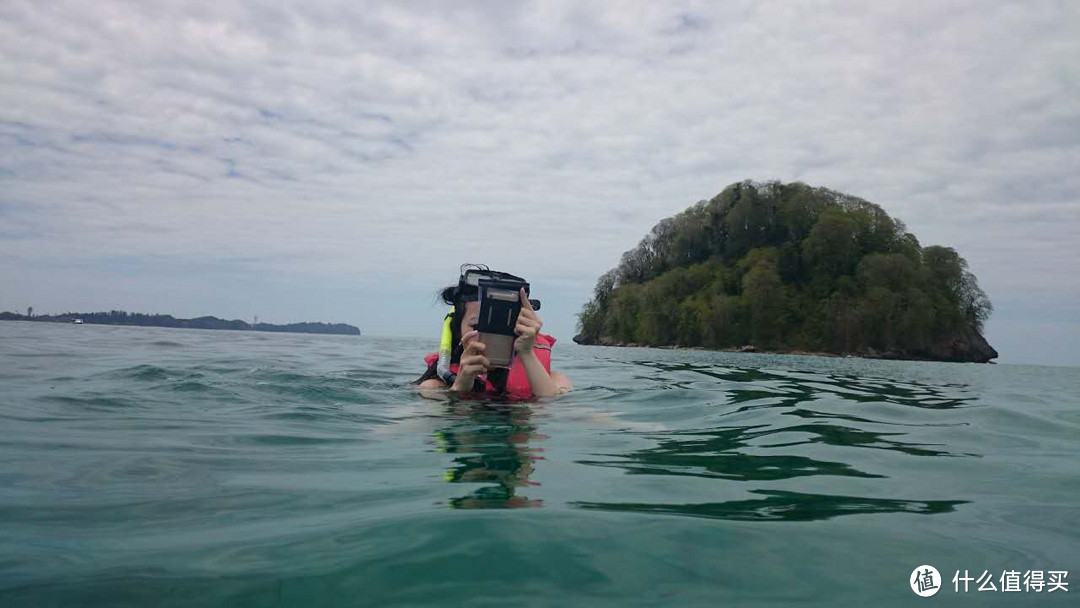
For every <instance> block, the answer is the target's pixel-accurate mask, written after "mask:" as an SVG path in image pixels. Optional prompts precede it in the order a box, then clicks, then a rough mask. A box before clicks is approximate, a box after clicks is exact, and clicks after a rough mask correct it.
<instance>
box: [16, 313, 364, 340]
mask: <svg viewBox="0 0 1080 608" xmlns="http://www.w3.org/2000/svg"><path fill="white" fill-rule="evenodd" d="M32 312H33V309H30V310H29V311H27V314H25V315H20V314H17V313H13V312H0V321H40V322H44V323H88V324H96V325H135V326H140V327H175V328H181V329H231V330H243V331H270V332H286V333H298V334H339V335H348V336H359V335H360V329H359V328H358V327H355V326H353V325H347V324H345V323H310V322H305V323H288V324H286V325H274V324H272V323H248V322H247V321H241V320H240V319H233V320H226V319H219V318H217V317H210V316H206V317H196V318H194V319H178V318H176V317H174V316H172V315H158V314H153V315H148V314H144V313H138V312H134V313H132V312H126V311H123V310H111V311H109V312H89V313H76V312H66V313H64V314H60V315H34V314H32Z"/></svg>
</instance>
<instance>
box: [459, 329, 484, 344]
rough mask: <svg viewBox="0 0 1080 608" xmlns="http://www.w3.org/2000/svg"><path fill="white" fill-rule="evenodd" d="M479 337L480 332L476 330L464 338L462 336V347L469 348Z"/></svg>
mask: <svg viewBox="0 0 1080 608" xmlns="http://www.w3.org/2000/svg"><path fill="white" fill-rule="evenodd" d="M479 336H480V332H479V331H477V330H475V329H474V330H472V331H470V332H468V333H466V334H465V335H464V336H461V345H462V346H468V345H469V343H470V342H472V341H473V340H476V339H477V338H478V337H479Z"/></svg>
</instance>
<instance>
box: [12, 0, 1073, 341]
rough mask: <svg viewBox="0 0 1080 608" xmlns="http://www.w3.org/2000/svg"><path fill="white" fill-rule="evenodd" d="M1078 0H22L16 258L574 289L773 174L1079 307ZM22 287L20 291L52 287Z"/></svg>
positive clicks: (1000, 289)
mask: <svg viewBox="0 0 1080 608" xmlns="http://www.w3.org/2000/svg"><path fill="white" fill-rule="evenodd" d="M1078 17H1080V6H1077V5H1075V4H1073V3H1049V2H1047V3H1036V4H1020V5H1016V4H1005V3H1002V4H997V3H986V2H949V3H938V4H935V5H933V6H919V7H912V6H911V5H910V4H909V3H901V2H882V3H872V4H867V3H847V2H837V3H833V2H816V3H767V4H761V3H753V2H738V3H724V4H723V5H716V3H648V2H641V3H636V2H627V3H578V2H573V3H571V2H567V3H557V2H536V3H503V2H472V3H451V4H447V3H442V2H429V3H424V2H421V3H408V4H405V5H403V4H400V3H391V2H387V3H379V2H364V3H355V2H344V1H342V2H319V3H311V2H285V3H272V4H270V3H260V2H247V1H239V0H222V1H218V2H214V3H211V4H206V3H202V2H115V1H103V2H93V3H86V2H55V3H54V2H50V3H40V2H31V1H23V2H20V1H14V2H6V3H4V5H3V6H2V7H0V222H2V223H3V226H2V227H0V233H2V234H4V235H8V236H6V237H4V238H0V254H2V255H4V257H5V258H6V259H9V260H14V261H17V262H18V263H19V264H21V265H22V266H23V267H24V268H28V269H30V270H31V271H32V270H33V269H34V268H45V267H46V265H47V266H48V267H49V268H51V269H53V270H54V273H53V275H52V276H56V277H62V276H64V273H63V272H62V269H64V268H68V269H69V270H70V272H77V270H76V267H80V268H84V267H85V266H86V265H87V264H89V265H90V266H92V267H95V268H98V269H99V270H100V271H101V273H102V274H101V276H100V277H99V278H100V280H101V286H102V289H103V290H108V288H109V285H110V281H120V278H119V276H120V275H119V274H118V271H115V269H113V270H111V271H110V270H109V268H111V267H110V266H109V264H108V260H110V259H117V258H119V257H132V258H139V257H141V258H146V259H151V260H159V261H160V262H161V264H172V265H173V266H175V267H176V268H184V267H188V265H189V264H199V263H207V264H211V265H212V264H214V263H219V262H220V263H228V261H229V260H236V259H243V260H246V261H245V262H244V264H245V265H246V266H245V267H246V268H247V267H250V268H248V269H249V270H250V269H252V268H254V269H255V270H254V271H257V272H262V273H266V274H273V275H274V276H277V277H289V280H291V281H293V282H295V283H296V284H298V285H304V286H307V287H314V286H318V285H329V284H343V283H344V282H348V283H350V284H356V283H364V282H369V283H372V284H375V283H378V282H380V281H383V280H393V281H397V282H400V283H402V284H404V285H407V286H411V287H414V288H416V289H420V288H421V287H422V286H424V287H426V288H431V287H433V286H434V285H439V284H442V283H446V282H447V281H448V280H451V279H452V277H453V272H454V271H455V269H456V267H457V265H458V264H459V263H460V262H461V261H466V260H477V261H478V260H487V261H489V263H491V264H493V265H498V266H499V267H505V268H508V269H511V270H515V271H519V272H523V273H525V274H528V275H529V276H530V277H533V280H534V282H537V281H551V282H552V283H551V284H552V285H553V286H554V285H558V289H559V290H561V291H560V293H562V294H563V295H564V296H566V297H570V298H578V300H580V299H582V298H584V297H586V295H587V293H588V291H589V290H590V289H591V285H592V282H593V281H594V280H595V278H596V277H597V276H598V275H599V274H601V273H602V272H603V271H605V270H606V269H608V268H610V267H611V266H613V265H614V264H615V263H616V262H617V261H618V258H619V255H620V254H621V253H622V252H623V251H624V250H626V249H628V248H630V247H632V246H633V245H634V244H635V243H636V242H637V241H638V240H639V239H640V238H641V237H642V236H643V235H644V234H645V232H647V231H648V229H649V228H650V227H651V226H652V225H653V224H654V223H655V222H656V221H657V220H659V219H661V218H663V217H666V216H670V215H673V214H674V213H677V212H678V211H680V210H682V209H683V208H685V207H686V206H688V205H690V204H692V203H694V202H695V201H697V200H699V199H702V198H708V197H711V196H712V195H714V194H715V193H716V192H718V191H719V190H720V189H721V188H722V187H723V186H725V185H727V184H728V183H731V182H733V181H737V180H741V179H745V178H755V179H772V178H776V179H781V180H785V181H789V180H802V181H805V182H808V183H810V184H813V185H822V186H828V187H831V188H834V189H837V190H842V191H846V192H850V193H852V194H856V195H859V196H862V197H864V198H867V199H869V200H872V201H874V202H877V203H879V204H881V205H883V206H884V207H885V208H886V209H887V210H888V211H889V212H890V213H891V214H892V215H893V216H895V217H899V218H901V219H903V220H904V221H905V222H906V223H907V224H908V226H909V228H911V229H912V230H913V231H914V232H915V233H916V234H917V235H918V236H919V238H920V239H921V240H922V242H923V243H925V244H932V243H939V244H947V245H953V246H956V247H957V248H958V249H959V250H960V251H961V253H962V254H963V255H965V256H966V257H967V258H968V260H969V261H970V262H971V266H972V268H973V269H974V270H975V271H976V273H977V274H978V276H979V277H980V279H981V281H982V283H983V286H984V287H985V288H986V289H987V291H988V292H989V293H990V295H991V296H992V297H993V298H995V299H1000V301H1003V302H1005V301H1007V302H1010V303H1012V304H1010V306H1013V305H1017V306H1021V307H1027V308H1029V309H1031V310H1036V309H1037V308H1038V306H1039V303H1038V301H1037V300H1038V299H1039V298H1042V297H1049V298H1056V299H1058V300H1067V299H1070V298H1074V299H1075V298H1076V297H1080V290H1078V288H1077V286H1076V282H1075V281H1066V280H1063V278H1062V277H1063V276H1073V275H1075V274H1076V273H1077V270H1078V269H1077V267H1076V266H1077V262H1076V260H1078V259H1080V255H1078V254H1080V239H1078V238H1077V237H1078V236H1080V234H1078V232H1080V229H1078V228H1080V199H1078V198H1077V195H1076V192H1077V191H1078V187H1080V171H1077V169H1078V168H1080V127H1078V125H1080V103H1078V102H1077V100H1078V99H1080V95H1078V93H1080V91H1078V88H1080V84H1078V83H1080V64H1078V63H1077V62H1076V61H1075V58H1076V57H1080V35H1078V34H1080V32H1078V31H1077V26H1076V25H1075V24H1076V23H1080V20H1078ZM11 235H17V238H16V237H13V236H11ZM95 264H96V266H95ZM58 269H60V270H58ZM30 274H31V275H36V276H37V277H38V278H37V279H36V280H38V281H41V280H47V279H44V278H42V277H43V274H42V273H33V272H30ZM18 276H19V277H23V278H22V279H19V281H18V282H16V280H15V279H16V275H15V273H14V272H13V271H8V272H7V274H5V273H4V271H0V282H4V281H6V282H8V283H9V284H10V285H11V286H12V289H14V288H16V287H17V288H19V289H20V290H22V291H26V292H28V293H31V294H32V293H34V292H33V288H32V287H31V286H29V285H27V284H26V279H25V277H26V276H27V275H26V274H19V275H18ZM198 276H199V275H192V277H191V278H192V280H195V281H197V279H198ZM109 277H113V278H111V279H110V278H109ZM58 280H62V279H59V278H58ZM335 282H336V283H335ZM214 289H219V288H218V287H215V288H214ZM220 289H227V286H224V285H223V286H221V287H220ZM62 291H63V290H62V289H59V288H56V289H51V290H50V292H49V293H50V294H56V293H62ZM213 293H214V290H210V291H209V292H206V293H204V294H203V295H202V296H194V295H193V296H191V297H193V298H195V297H206V298H209V297H212V295H213ZM1035 294H1038V295H1037V296H1036V295H1035ZM217 295H218V296H221V294H217ZM72 299H77V298H75V296H72ZM1015 303H1019V304H1015ZM120 304H121V303H117V305H120ZM2 306H3V303H0V307H2ZM55 306H58V307H66V303H64V302H57V303H56V304H55ZM71 306H72V307H76V304H75V303H72V304H71ZM571 308H572V307H571ZM999 309H1000V307H999ZM342 310H344V305H343V308H342ZM392 313H393V310H392V307H390V308H387V310H386V311H384V312H382V313H378V314H384V316H385V317H386V318H390V316H391V315H392ZM571 322H572V320H569V319H567V320H564V323H565V324H566V325H569V324H570V323H571ZM991 323H993V322H991Z"/></svg>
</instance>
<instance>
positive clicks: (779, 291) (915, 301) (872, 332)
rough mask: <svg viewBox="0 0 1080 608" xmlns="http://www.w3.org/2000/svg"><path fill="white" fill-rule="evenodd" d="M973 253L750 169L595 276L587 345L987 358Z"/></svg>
mask: <svg viewBox="0 0 1080 608" xmlns="http://www.w3.org/2000/svg"><path fill="white" fill-rule="evenodd" d="M992 311H993V306H992V304H991V303H990V299H989V298H988V297H987V295H986V294H985V293H984V292H983V291H982V289H980V288H979V285H978V281H977V280H976V278H975V275H974V274H972V273H971V272H970V271H969V270H968V265H967V262H966V261H965V260H964V258H962V257H961V256H960V255H959V254H958V253H957V252H956V250H954V249H952V248H950V247H942V246H936V245H935V246H927V247H923V246H921V245H920V244H919V241H918V239H917V238H916V237H915V235H914V234H911V233H910V232H908V231H907V228H906V227H905V225H904V223H903V222H901V221H900V220H896V219H893V218H891V217H889V215H888V214H887V213H886V212H885V211H884V210H883V209H882V208H881V207H879V206H878V205H875V204H873V203H871V202H868V201H866V200H863V199H861V198H858V197H856V196H852V195H849V194H844V193H841V192H836V191H833V190H829V189H827V188H815V187H811V186H808V185H806V184H803V183H798V182H796V183H788V184H785V183H780V182H775V181H773V182H753V181H743V182H738V183H735V184H732V185H730V186H728V187H727V188H725V189H724V190H723V191H722V192H721V193H720V194H718V195H717V196H716V197H714V198H713V199H711V200H708V201H704V200H703V201H700V202H698V203H697V204H695V205H693V206H691V207H690V208H688V209H686V210H685V211H683V212H682V213H680V214H678V215H676V216H674V217H670V218H666V219H664V220H661V221H660V222H659V223H658V224H656V226H654V227H653V229H652V231H651V232H650V233H649V234H648V235H646V237H645V238H644V239H643V240H642V241H641V243H640V244H638V246H637V247H635V248H634V249H631V250H630V251H627V252H626V253H624V254H623V256H622V259H621V262H620V263H619V265H618V266H617V267H616V268H614V269H612V270H610V271H608V272H607V273H605V274H604V275H602V276H601V277H600V279H599V280H598V281H597V283H596V288H595V290H594V292H593V298H592V299H591V300H590V301H589V302H588V303H586V304H585V306H584V308H583V309H582V311H581V313H580V314H579V315H578V319H579V324H578V335H577V336H575V337H574V341H575V342H577V343H579V344H599V345H606V346H627V345H638V346H658V347H698V348H710V349H719V350H739V351H758V352H779V353H814V354H830V355H849V356H861V357H872V358H887V359H914V360H932V361H957V362H979V363H985V362H989V361H990V360H991V359H994V358H996V357H997V356H998V353H997V351H996V350H994V349H993V348H992V347H991V346H990V345H989V344H988V343H987V341H986V339H985V338H984V337H983V335H982V329H983V324H984V323H985V321H986V320H987V319H988V318H989V316H990V313H991V312H992Z"/></svg>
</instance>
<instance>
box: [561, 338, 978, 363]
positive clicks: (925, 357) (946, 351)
mask: <svg viewBox="0 0 1080 608" xmlns="http://www.w3.org/2000/svg"><path fill="white" fill-rule="evenodd" d="M573 340H574V342H575V343H576V344H581V345H583V346H616V347H627V348H660V349H665V350H708V351H715V352H726V353H758V354H768V355H803V356H812V357H857V358H860V359H887V360H895V361H938V362H947V363H994V361H993V359H996V358H997V357H998V352H997V351H996V350H994V348H993V347H992V346H990V344H989V343H988V342H987V341H986V338H984V337H983V336H982V334H980V333H978V332H974V333H973V335H972V336H967V337H955V338H949V339H944V340H941V341H939V342H938V343H937V344H935V345H934V347H933V348H932V349H931V350H930V351H929V352H925V353H908V352H904V351H895V350H894V351H876V350H873V349H867V350H863V351H856V352H827V351H806V350H799V349H793V348H758V347H757V346H754V345H753V344H746V345H743V346H738V347H728V348H708V347H705V346H678V345H673V344H660V345H657V344H643V343H638V342H619V341H617V340H613V339H611V338H609V337H601V338H600V339H599V340H591V339H589V338H586V337H585V336H582V335H580V334H579V335H576V336H574V338H573Z"/></svg>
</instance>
